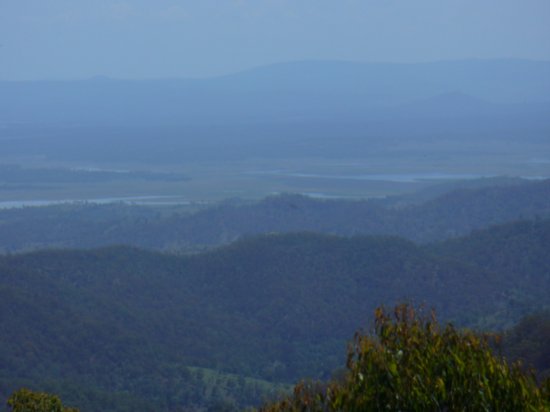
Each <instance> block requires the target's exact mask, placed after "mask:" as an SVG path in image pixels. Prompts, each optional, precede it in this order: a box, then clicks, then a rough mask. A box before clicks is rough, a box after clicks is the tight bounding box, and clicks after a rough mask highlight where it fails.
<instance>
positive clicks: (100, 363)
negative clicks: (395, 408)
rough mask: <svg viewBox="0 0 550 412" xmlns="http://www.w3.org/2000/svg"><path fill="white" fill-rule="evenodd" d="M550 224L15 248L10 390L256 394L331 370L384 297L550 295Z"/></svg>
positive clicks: (463, 316)
mask: <svg viewBox="0 0 550 412" xmlns="http://www.w3.org/2000/svg"><path fill="white" fill-rule="evenodd" d="M549 233H550V221H548V220H538V221H526V222H516V223H509V224H506V225H503V226H496V227H492V228H489V229H485V230H483V231H478V232H475V233H473V234H472V235H470V236H469V237H467V238H462V239H457V240H449V241H445V242H440V243H434V244H429V245H426V246H418V245H416V244H414V243H412V242H410V241H408V240H404V239H400V238H395V237H384V236H382V237H380V236H379V237H352V238H342V237H337V236H334V235H319V234H305V233H304V234H286V235H277V234H271V235H264V236H260V237H250V238H245V239H243V240H241V241H238V242H236V243H232V244H230V245H227V246H224V247H221V248H218V249H215V250H212V251H208V252H204V253H200V254H196V255H191V256H182V255H171V254H163V253H158V252H152V251H145V250H140V249H135V248H129V247H109V248H103V249H97V250H90V251H81V250H72V251H71V250H53V251H47V250H46V251H39V252H34V253H27V254H15V255H11V256H3V257H1V258H0V272H1V274H2V287H1V288H0V294H1V299H0V305H1V308H0V309H1V313H2V314H3V316H2V318H1V326H0V327H1V328H2V330H5V331H10V332H9V333H4V334H2V335H1V336H2V341H1V342H0V347H1V351H0V357H1V364H2V365H3V367H2V369H1V376H0V389H1V392H2V394H3V395H4V396H6V397H7V396H8V395H9V394H10V393H11V392H12V391H13V390H15V389H17V387H19V386H23V385H31V384H32V385H33V387H34V388H36V389H42V390H48V391H52V392H54V393H59V394H60V395H62V397H63V399H67V401H68V402H70V404H75V405H79V406H80V407H82V408H83V410H100V409H101V408H100V407H99V406H98V405H101V404H102V403H104V402H107V403H108V404H110V405H113V409H117V408H119V409H117V410H124V409H123V408H126V407H127V408H130V409H131V408H132V406H128V405H134V406H135V405H138V404H139V405H142V406H141V409H143V410H148V409H147V408H148V407H146V406H144V405H151V406H150V410H157V411H158V410H172V409H173V407H174V405H177V404H181V403H187V404H194V405H196V406H197V407H199V406H200V405H203V406H204V405H205V404H207V403H208V402H210V401H212V402H214V401H216V402H217V401H223V400H224V399H226V400H228V399H229V400H230V401H231V402H234V403H235V404H240V405H241V406H245V405H252V404H254V402H259V401H260V400H261V399H262V397H264V396H267V394H269V393H271V394H272V396H273V394H274V393H277V391H279V390H282V389H283V388H286V387H287V386H285V385H288V384H289V383H291V382H293V381H295V380H297V379H300V378H304V377H312V378H327V377H329V376H330V375H331V374H332V372H333V371H334V370H335V369H336V368H338V367H339V365H341V364H342V362H343V358H342V354H343V351H344V349H345V346H346V342H347V340H348V339H349V338H350V336H352V335H353V332H354V331H355V330H356V329H357V328H358V327H361V326H362V325H364V326H367V325H368V321H369V318H370V314H371V313H372V311H373V309H374V308H375V307H376V306H377V305H379V304H380V303H385V304H388V305H392V304H394V303H396V302H400V301H403V300H410V301H414V302H426V303H427V304H429V305H433V306H434V307H435V308H436V309H437V310H438V312H439V313H440V314H441V317H442V318H443V319H446V320H452V321H453V322H455V323H456V324H457V325H469V326H472V327H476V328H484V329H488V328H490V329H502V328H505V327H510V326H512V325H513V324H514V322H515V321H517V320H519V319H520V318H521V317H522V316H524V315H527V314H529V313H532V312H534V311H537V310H541V309H545V308H548V302H549V301H550V296H549V295H548V291H550V277H549V276H548V271H547V270H546V269H545V267H546V266H545V265H546V264H547V263H546V262H547V251H548V250H549V249H550V243H549V241H550V235H549ZM477 239H483V241H482V242H480V246H479V249H477V248H474V249H472V248H471V247H470V245H472V244H476V242H477V241H478V240H477ZM503 251H505V253H503ZM501 268H506V270H500V269H501ZM522 279H529V281H522ZM529 339H531V338H529ZM516 341H517V339H516ZM144 342H146V343H147V344H144ZM514 350H515V351H516V352H517V351H518V349H514ZM518 356H519V355H518ZM521 356H523V355H521ZM541 356H545V355H541ZM526 359H528V360H531V361H533V362H534V363H540V364H541V365H544V363H543V362H541V361H540V359H542V358H536V357H535V358H526ZM238 376H241V377H243V378H242V379H241V378H238ZM14 377H17V378H14ZM215 382H218V383H219V385H216V384H215ZM281 385H282V386H281ZM170 388H179V389H178V390H175V391H173V390H172V389H170ZM197 388H201V389H200V391H199V392H197V390H198V389H197ZM214 388H217V389H216V390H214ZM167 391H169V392H167ZM168 393H170V394H171V395H170V397H168V398H166V396H167V394H168ZM77 395H78V396H77ZM160 398H162V399H165V400H164V401H162V402H160V401H159V399H160ZM94 399H95V400H94ZM159 402H160V403H159ZM256 404H257V403H256ZM122 405H126V406H122ZM153 405H154V406H153ZM120 408H122V409H120Z"/></svg>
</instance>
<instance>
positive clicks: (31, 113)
mask: <svg viewBox="0 0 550 412" xmlns="http://www.w3.org/2000/svg"><path fill="white" fill-rule="evenodd" d="M450 94H451V95H450ZM452 94H454V97H453V95H452ZM0 95H1V96H2V98H1V99H0V109H1V110H0V121H1V122H18V121H22V122H33V121H38V122H46V123H51V122H56V121H65V122H90V121H91V122H94V121H102V122H107V123H116V124H119V123H120V121H121V120H124V121H129V120H133V121H135V122H138V123H141V122H152V123H154V122H171V123H180V122H183V123H185V122H201V121H209V122H227V121H229V120H233V121H235V120H236V119H235V118H238V119H239V121H260V120H263V121H266V120H285V121H292V120H300V119H303V118H304V117H306V118H308V117H312V116H313V117H324V116H329V117H331V118H334V119H339V118H346V117H348V118H350V117H357V116H363V115H365V113H369V111H371V110H372V109H374V108H388V107H394V110H395V107H398V106H399V105H403V104H406V103H411V102H414V101H423V100H426V99H430V98H432V97H434V96H441V95H444V96H446V98H445V99H442V98H437V100H438V101H439V102H440V103H444V104H447V103H449V102H450V103H451V104H452V105H453V106H455V107H460V108H462V107H470V110H471V109H472V103H473V102H474V101H477V100H474V99H478V100H486V101H488V102H492V103H501V104H525V103H532V104H534V103H548V102H550V62H533V61H524V60H466V61H449V62H438V63H423V64H376V63H353V62H333V61H310V62H294V63H284V64H277V65H272V66H267V67H260V68H257V69H253V70H249V71H244V72H241V73H237V74H233V75H228V76H223V77H216V78H210V79H200V80H193V79H185V80H179V79H159V80H142V81H138V80H117V79H108V78H102V77H97V78H92V79H89V80H81V81H33V82H0ZM460 95H465V96H471V98H466V99H464V98H458V99H457V96H460ZM474 107H478V108H479V107H480V105H479V102H478V103H476V104H474ZM546 107H547V106H546ZM503 110H509V108H508V109H506V108H504V109H503ZM373 113H376V111H374V112H373ZM138 116H143V117H138Z"/></svg>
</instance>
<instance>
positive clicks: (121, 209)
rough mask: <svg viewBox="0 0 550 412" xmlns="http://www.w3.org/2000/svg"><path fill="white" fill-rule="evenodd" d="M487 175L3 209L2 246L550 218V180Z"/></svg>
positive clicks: (176, 247) (411, 230)
mask: <svg viewBox="0 0 550 412" xmlns="http://www.w3.org/2000/svg"><path fill="white" fill-rule="evenodd" d="M487 180H488V181H487V182H484V181H483V179H481V180H479V181H474V182H472V183H470V184H469V186H467V185H466V183H463V184H462V185H463V186H462V187H461V186H460V185H458V184H455V185H451V186H449V188H447V189H444V188H439V189H438V188H437V187H435V188H433V189H431V190H430V191H425V192H423V193H419V194H417V195H411V196H409V197H400V198H392V199H385V200H377V199H374V200H367V201H349V200H342V199H340V200H321V199H312V198H308V197H304V196H299V195H280V196H273V197H269V198H266V199H264V200H263V201H260V202H258V203H252V204H250V203H249V204H246V203H244V204H243V203H242V202H240V203H239V202H225V203H221V204H219V205H215V206H213V207H210V208H206V209H204V210H201V211H199V212H197V213H194V214H189V213H180V212H178V211H177V210H173V211H170V210H168V211H166V210H164V211H163V210H155V209H151V208H140V207H133V206H124V205H122V204H120V205H103V206H101V205H72V206H71V205H61V206H51V207H45V208H24V209H11V210H3V211H0V228H1V230H0V251H12V252H13V251H21V250H33V249H38V248H44V247H69V248H90V247H101V246H108V245H112V244H126V245H132V246H137V247H144V248H152V249H157V250H165V251H166V250H169V251H196V250H201V249H203V248H205V247H212V246H217V245H221V244H226V243H229V242H231V241H234V240H236V239H239V238H241V237H243V236H250V235H257V234H266V233H289V232H302V231H309V232H320V233H327V234H335V235H342V236H352V235H395V236H401V237H404V238H407V239H410V240H412V241H415V242H419V243H426V242H431V241H437V240H442V239H447V238H451V237H456V236H464V235H467V234H468V233H470V232H471V231H472V230H475V229H483V228H486V227H488V226H490V225H494V224H500V223H505V222H510V221H514V220H517V219H533V218H536V217H547V216H550V180H543V181H535V182H530V181H522V180H519V179H518V180H510V181H506V180H503V181H502V182H501V183H500V184H497V182H498V180H491V179H487ZM476 182H477V183H476ZM476 185H479V187H477V186H476Z"/></svg>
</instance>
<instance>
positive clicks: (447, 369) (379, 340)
mask: <svg viewBox="0 0 550 412" xmlns="http://www.w3.org/2000/svg"><path fill="white" fill-rule="evenodd" d="M375 322H376V323H375V324H376V326H375V334H374V336H370V335H363V334H356V336H355V340H354V343H353V345H352V347H351V349H350V351H349V353H348V361H347V374H346V376H345V378H344V379H343V380H342V381H340V382H338V381H333V382H331V383H329V384H328V385H321V384H312V383H301V384H298V385H297V386H296V387H295V390H294V394H293V395H292V396H290V397H288V398H286V399H283V400H281V401H279V402H276V403H273V404H270V405H266V406H265V407H263V408H262V409H261V411H263V412H276V411H311V412H313V411H323V412H325V411H382V410H389V411H449V410H451V411H464V410H472V411H514V412H516V411H548V410H550V396H549V393H546V392H544V389H543V388H539V387H538V386H537V384H536V382H535V380H534V378H533V377H532V376H529V375H526V374H525V373H524V372H523V371H522V370H521V368H520V366H519V365H518V364H512V365H509V364H507V363H506V362H505V361H504V360H503V359H500V358H498V357H496V356H495V355H494V354H493V353H492V350H491V347H490V345H489V336H487V335H478V334H475V333H473V332H471V331H459V330H457V329H455V328H454V327H453V326H452V325H450V324H447V325H446V326H445V327H441V326H439V324H438V322H437V321H436V319H435V316H434V315H433V314H432V316H425V315H424V314H423V313H419V312H418V311H416V310H415V309H414V308H413V307H411V306H407V305H401V306H398V307H396V308H395V311H394V314H393V316H392V315H391V314H390V313H388V312H386V311H385V310H383V309H381V308H379V309H377V311H376V315H375Z"/></svg>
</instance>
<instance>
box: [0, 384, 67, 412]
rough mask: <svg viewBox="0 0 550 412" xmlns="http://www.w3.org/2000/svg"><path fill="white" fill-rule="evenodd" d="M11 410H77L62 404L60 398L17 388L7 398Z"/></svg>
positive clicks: (63, 411)
mask: <svg viewBox="0 0 550 412" xmlns="http://www.w3.org/2000/svg"><path fill="white" fill-rule="evenodd" d="M8 406H9V407H10V408H11V412H78V409H75V408H69V407H65V406H63V404H62V403H61V399H59V397H57V396H55V395H51V394H49V393H44V392H33V391H31V390H29V389H25V388H22V389H19V390H18V391H15V392H14V393H13V394H12V395H11V396H10V398H9V399H8Z"/></svg>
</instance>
